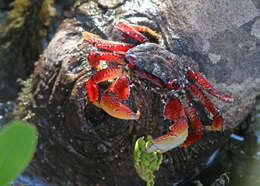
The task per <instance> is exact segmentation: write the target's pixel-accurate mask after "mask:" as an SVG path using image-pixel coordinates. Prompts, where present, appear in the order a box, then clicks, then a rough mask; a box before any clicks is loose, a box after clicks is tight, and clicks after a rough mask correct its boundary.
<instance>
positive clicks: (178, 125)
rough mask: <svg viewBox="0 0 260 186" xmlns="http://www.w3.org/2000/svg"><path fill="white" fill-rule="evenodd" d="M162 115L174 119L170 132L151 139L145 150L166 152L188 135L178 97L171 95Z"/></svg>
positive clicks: (185, 120) (182, 108) (179, 143)
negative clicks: (151, 141)
mask: <svg viewBox="0 0 260 186" xmlns="http://www.w3.org/2000/svg"><path fill="white" fill-rule="evenodd" d="M164 117H165V118H167V119H170V120H175V122H174V123H173V125H172V126H170V130H171V131H170V132H169V133H167V134H165V135H163V136H161V137H159V138H157V139H155V140H153V143H152V144H151V145H150V146H149V147H148V148H147V150H146V151H147V152H155V151H157V152H166V151H169V150H171V149H173V148H175V147H177V146H179V145H181V144H182V143H183V142H184V141H185V140H186V138H187V136H188V121H187V118H186V116H185V112H184V107H183V105H182V104H181V102H180V100H179V99H178V98H175V97H172V98H171V99H170V101H169V102H168V103H167V105H166V107H165V109H164Z"/></svg>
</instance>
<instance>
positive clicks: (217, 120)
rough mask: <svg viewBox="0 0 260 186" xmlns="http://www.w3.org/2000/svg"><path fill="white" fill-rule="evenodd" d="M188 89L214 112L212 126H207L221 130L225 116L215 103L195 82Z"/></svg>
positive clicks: (209, 128)
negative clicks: (223, 116)
mask: <svg viewBox="0 0 260 186" xmlns="http://www.w3.org/2000/svg"><path fill="white" fill-rule="evenodd" d="M188 90H189V91H190V92H191V93H192V95H194V96H195V97H196V98H197V99H198V100H199V101H200V102H201V103H202V104H203V105H205V106H206V108H207V109H208V110H209V111H210V112H211V113H212V114H213V121H212V125H211V126H206V127H205V128H206V129H208V130H220V129H221V126H222V123H223V118H222V116H221V114H220V111H219V109H218V108H217V107H215V105H214V104H213V103H212V102H211V101H210V100H209V99H208V98H207V97H206V96H205V95H204V93H203V92H202V91H201V90H200V89H199V88H198V87H197V85H195V84H191V85H190V86H189V87H188Z"/></svg>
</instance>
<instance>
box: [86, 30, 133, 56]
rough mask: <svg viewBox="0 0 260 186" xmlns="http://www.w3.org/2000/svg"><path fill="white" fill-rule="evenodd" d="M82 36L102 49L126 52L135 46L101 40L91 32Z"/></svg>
mask: <svg viewBox="0 0 260 186" xmlns="http://www.w3.org/2000/svg"><path fill="white" fill-rule="evenodd" d="M82 35H83V37H84V39H85V40H86V41H87V42H88V43H89V44H91V45H93V46H94V47H97V48H100V49H105V50H112V51H121V52H126V51H128V50H129V49H130V48H133V47H134V45H132V44H129V43H123V42H117V41H108V40H104V39H100V38H98V37H97V36H96V35H95V34H91V33H89V32H82Z"/></svg>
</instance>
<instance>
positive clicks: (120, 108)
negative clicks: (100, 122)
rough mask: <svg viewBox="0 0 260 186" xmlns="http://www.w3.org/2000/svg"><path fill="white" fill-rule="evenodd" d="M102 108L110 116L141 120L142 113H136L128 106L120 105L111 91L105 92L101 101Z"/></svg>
mask: <svg viewBox="0 0 260 186" xmlns="http://www.w3.org/2000/svg"><path fill="white" fill-rule="evenodd" d="M100 106H101V108H102V109H103V110H104V111H105V112H106V113H108V114H109V115H111V116H113V117H115V118H119V119H125V120H137V119H139V116H140V112H139V111H137V113H134V112H133V111H132V110H131V109H130V108H129V107H128V106H126V105H124V104H122V103H120V101H119V98H117V97H116V96H115V95H114V94H113V93H112V92H111V91H110V90H107V91H105V92H104V94H103V96H102V98H101V101H100Z"/></svg>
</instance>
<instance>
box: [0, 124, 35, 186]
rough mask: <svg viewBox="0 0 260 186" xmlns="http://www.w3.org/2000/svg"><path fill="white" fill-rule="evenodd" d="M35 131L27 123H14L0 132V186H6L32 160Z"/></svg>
mask: <svg viewBox="0 0 260 186" xmlns="http://www.w3.org/2000/svg"><path fill="white" fill-rule="evenodd" d="M36 142H37V131H36V128H35V127H34V126H33V125H31V124H28V123H25V122H21V121H14V122H12V123H10V124H8V125H6V126H5V127H4V128H3V129H2V130H1V131H0V185H7V184H8V183H9V182H10V181H12V180H13V179H15V178H16V177H17V176H18V174H19V173H21V172H22V171H23V170H24V169H25V167H26V166H27V165H28V164H29V162H30V160H31V159H32V156H33V153H34V151H35V148H36Z"/></svg>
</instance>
